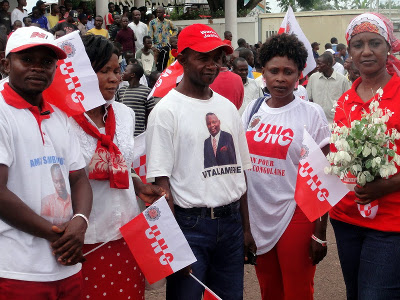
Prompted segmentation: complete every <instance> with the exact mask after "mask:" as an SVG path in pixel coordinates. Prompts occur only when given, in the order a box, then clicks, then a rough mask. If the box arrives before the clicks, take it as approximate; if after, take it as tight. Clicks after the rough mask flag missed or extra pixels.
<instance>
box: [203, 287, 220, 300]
mask: <svg viewBox="0 0 400 300" xmlns="http://www.w3.org/2000/svg"><path fill="white" fill-rule="evenodd" d="M203 300H222V299H221V298H220V297H218V296H217V295H216V294H214V293H213V292H212V291H211V290H210V291H209V290H207V289H205V290H204V295H203Z"/></svg>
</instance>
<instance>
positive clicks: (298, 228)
mask: <svg viewBox="0 0 400 300" xmlns="http://www.w3.org/2000/svg"><path fill="white" fill-rule="evenodd" d="M313 232H314V223H311V222H310V221H309V220H308V219H307V217H306V216H305V215H304V213H303V212H302V211H301V209H300V208H299V207H297V208H296V211H295V213H294V215H293V218H292V220H291V221H290V223H289V226H288V227H287V229H286V230H285V232H284V233H283V235H282V236H281V238H280V239H279V241H278V243H277V244H276V245H275V246H274V248H272V249H271V250H270V251H269V252H267V253H265V254H262V255H260V256H258V258H257V265H256V273H257V278H258V282H259V284H260V289H261V296H262V299H263V300H267V299H268V300H281V299H282V300H293V299H296V300H312V299H313V293H314V273H315V266H313V265H312V262H311V259H310V254H309V250H310V243H311V235H312V234H313Z"/></svg>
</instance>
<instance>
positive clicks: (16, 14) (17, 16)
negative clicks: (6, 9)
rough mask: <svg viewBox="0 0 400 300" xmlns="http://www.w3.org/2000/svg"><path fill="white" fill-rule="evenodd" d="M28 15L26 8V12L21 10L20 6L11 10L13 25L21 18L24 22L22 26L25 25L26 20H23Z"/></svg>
mask: <svg viewBox="0 0 400 300" xmlns="http://www.w3.org/2000/svg"><path fill="white" fill-rule="evenodd" d="M27 16H28V12H27V11H26V9H24V12H22V11H20V10H19V9H18V8H14V9H13V11H12V12H11V27H12V26H13V25H14V22H15V21H16V20H20V21H21V23H22V27H24V26H25V24H24V22H23V21H22V20H23V19H24V18H25V17H27Z"/></svg>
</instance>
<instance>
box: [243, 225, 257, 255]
mask: <svg viewBox="0 0 400 300" xmlns="http://www.w3.org/2000/svg"><path fill="white" fill-rule="evenodd" d="M243 235H244V261H245V262H247V261H248V260H249V258H248V257H247V255H248V253H249V251H251V252H253V253H254V254H256V253H257V246H256V242H255V241H254V238H253V235H252V234H251V231H250V230H243Z"/></svg>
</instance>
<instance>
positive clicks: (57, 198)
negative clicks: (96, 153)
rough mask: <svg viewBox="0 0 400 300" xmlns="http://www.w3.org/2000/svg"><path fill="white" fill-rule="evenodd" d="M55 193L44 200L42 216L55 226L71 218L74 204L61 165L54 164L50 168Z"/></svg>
mask: <svg viewBox="0 0 400 300" xmlns="http://www.w3.org/2000/svg"><path fill="white" fill-rule="evenodd" d="M50 173H51V179H52V180H53V185H54V190H55V193H53V194H50V195H48V196H46V197H44V198H43V199H42V210H41V215H42V216H43V217H45V218H46V219H47V220H49V221H50V222H52V223H53V224H57V225H59V224H61V223H64V222H66V221H68V220H69V219H70V217H71V212H72V202H71V195H70V194H69V193H68V190H67V186H66V183H65V179H64V175H63V173H62V170H61V166H60V165H59V164H53V165H52V166H51V168H50Z"/></svg>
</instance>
